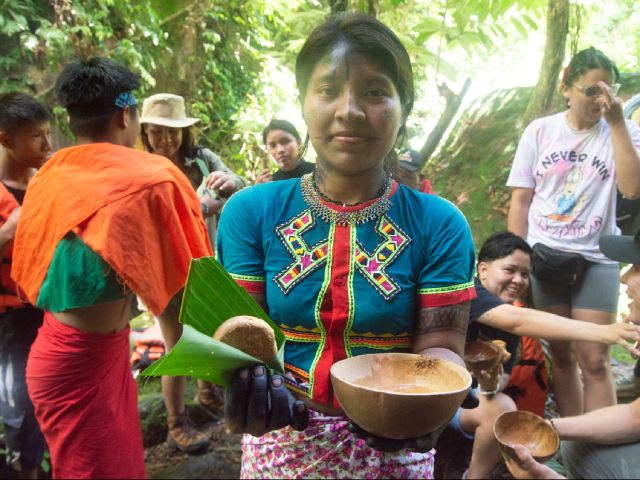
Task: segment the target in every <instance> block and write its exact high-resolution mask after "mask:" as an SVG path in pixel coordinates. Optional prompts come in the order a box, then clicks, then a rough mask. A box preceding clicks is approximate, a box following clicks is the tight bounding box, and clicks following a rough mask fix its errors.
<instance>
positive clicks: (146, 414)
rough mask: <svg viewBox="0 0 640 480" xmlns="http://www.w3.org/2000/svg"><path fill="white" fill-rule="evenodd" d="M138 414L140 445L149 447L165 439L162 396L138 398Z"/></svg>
mask: <svg viewBox="0 0 640 480" xmlns="http://www.w3.org/2000/svg"><path fill="white" fill-rule="evenodd" d="M138 414H139V415H140V428H141V429H142V443H143V444H144V446H145V447H151V446H153V445H157V444H159V443H162V442H164V441H166V439H167V432H168V428H167V409H166V408H165V406H164V397H163V396H162V394H157V393H156V394H153V393H152V394H148V395H140V396H138Z"/></svg>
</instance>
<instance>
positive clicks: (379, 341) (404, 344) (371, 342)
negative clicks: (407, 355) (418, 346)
mask: <svg viewBox="0 0 640 480" xmlns="http://www.w3.org/2000/svg"><path fill="white" fill-rule="evenodd" d="M412 340H413V336H412V335H411V334H410V333H403V334H402V335H391V334H390V333H385V334H384V335H374V334H373V333H364V334H362V335H360V334H358V333H356V332H354V331H353V330H351V331H350V332H349V344H350V346H351V347H352V348H353V347H367V348H375V349H378V350H391V349H393V348H407V349H409V348H411V345H412Z"/></svg>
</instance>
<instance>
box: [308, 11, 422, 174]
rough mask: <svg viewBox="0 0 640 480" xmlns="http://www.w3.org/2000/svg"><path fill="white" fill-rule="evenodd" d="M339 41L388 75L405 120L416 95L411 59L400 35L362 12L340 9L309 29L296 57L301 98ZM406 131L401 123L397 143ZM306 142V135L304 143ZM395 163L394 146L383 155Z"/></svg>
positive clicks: (390, 164)
mask: <svg viewBox="0 0 640 480" xmlns="http://www.w3.org/2000/svg"><path fill="white" fill-rule="evenodd" d="M338 45H340V46H344V47H346V50H347V51H351V52H353V53H357V54H360V55H362V56H364V57H367V58H369V59H370V60H372V61H373V62H375V63H376V64H377V65H379V67H380V69H381V70H382V71H384V72H385V73H386V74H387V75H389V78H391V80H392V81H393V82H394V85H395V87H396V89H397V91H398V95H399V96H400V102H401V103H402V113H403V116H404V119H405V120H406V118H407V117H408V116H409V114H410V113H411V110H412V109H413V102H414V96H415V91H414V85H413V71H412V70H411V59H410V58H409V54H408V53H407V50H406V49H405V48H404V45H403V44H402V42H401V41H400V39H399V38H398V37H397V36H396V34H395V33H393V32H392V31H391V29H389V27H387V26H386V25H384V24H383V23H382V22H380V21H378V20H376V19H375V18H374V17H372V16H371V15H367V14H364V13H348V12H347V13H345V12H343V13H340V14H338V15H336V16H335V17H333V18H331V19H329V20H328V21H327V22H326V23H324V24H322V25H320V26H319V27H317V28H316V29H315V30H314V31H313V32H312V33H311V35H310V36H309V38H308V39H307V41H306V42H305V44H304V46H303V47H302V50H300V53H299V54H298V58H297V60H296V84H297V86H298V90H299V92H300V102H301V103H302V104H304V98H305V97H306V95H307V87H308V86H309V80H310V79H311V75H312V73H313V70H314V68H315V67H316V65H317V64H318V62H319V61H320V60H322V58H324V57H325V56H326V55H327V54H329V53H331V52H332V51H333V49H334V48H335V47H336V46H338ZM406 135H407V127H406V124H403V125H402V127H401V128H400V131H399V132H398V137H399V142H398V144H399V145H402V143H404V141H405V140H406ZM307 143H308V141H307V139H305V144H307ZM303 150H304V147H303ZM397 165H398V157H397V155H396V152H395V150H392V151H391V153H390V154H389V155H388V156H387V158H386V159H385V167H386V168H387V170H388V171H391V172H393V171H395V169H396V168H397Z"/></svg>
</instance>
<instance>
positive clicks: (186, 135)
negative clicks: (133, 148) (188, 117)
mask: <svg viewBox="0 0 640 480" xmlns="http://www.w3.org/2000/svg"><path fill="white" fill-rule="evenodd" d="M145 125H148V124H142V125H140V140H141V141H142V146H144V149H145V150H146V151H147V152H151V153H153V148H151V144H150V143H149V135H147V132H145V131H144V126H145ZM195 138H196V136H195V132H194V131H193V127H183V128H182V143H181V144H180V148H179V149H178V154H179V155H180V159H181V160H182V161H183V162H184V161H185V160H186V159H187V158H190V157H195V156H196V153H197V148H196V146H195Z"/></svg>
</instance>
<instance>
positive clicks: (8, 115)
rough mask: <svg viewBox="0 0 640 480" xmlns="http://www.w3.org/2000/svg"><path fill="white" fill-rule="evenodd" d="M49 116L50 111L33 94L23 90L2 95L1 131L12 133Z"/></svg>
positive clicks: (46, 119) (0, 97) (0, 111)
mask: <svg viewBox="0 0 640 480" xmlns="http://www.w3.org/2000/svg"><path fill="white" fill-rule="evenodd" d="M49 118H50V115H49V112H47V110H46V109H45V108H44V107H43V106H42V104H41V103H40V102H39V101H37V100H36V99H35V98H33V97H32V96H31V95H27V94H26V93H21V92H11V93H5V94H4V95H0V132H4V133H12V132H15V131H16V130H19V129H21V128H22V127H26V126H27V125H29V124H31V123H35V122H47V121H48V120H49Z"/></svg>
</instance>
